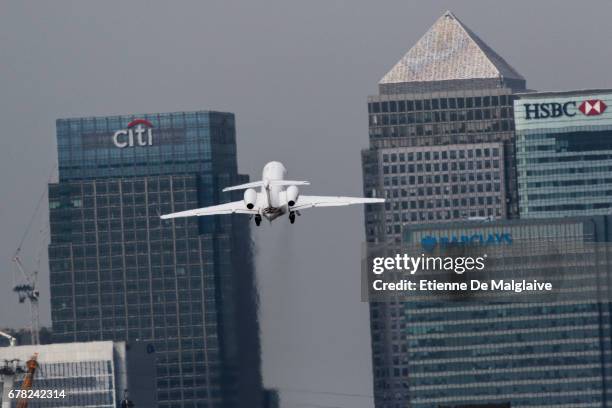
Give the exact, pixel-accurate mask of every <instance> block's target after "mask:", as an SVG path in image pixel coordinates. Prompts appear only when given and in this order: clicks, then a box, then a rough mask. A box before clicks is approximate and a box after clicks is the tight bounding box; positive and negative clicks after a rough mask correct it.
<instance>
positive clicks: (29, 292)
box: [12, 167, 55, 344]
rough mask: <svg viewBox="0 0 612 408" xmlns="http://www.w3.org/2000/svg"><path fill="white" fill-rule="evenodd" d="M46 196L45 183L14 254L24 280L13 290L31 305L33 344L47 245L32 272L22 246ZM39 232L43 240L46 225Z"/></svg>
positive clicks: (37, 333)
mask: <svg viewBox="0 0 612 408" xmlns="http://www.w3.org/2000/svg"><path fill="white" fill-rule="evenodd" d="M54 172H55V167H54V168H53V170H51V174H50V175H49V180H48V183H50V182H51V178H52V176H53V174H54ZM48 183H47V184H48ZM46 197H47V185H45V187H44V189H43V192H42V194H41V195H40V198H39V200H38V203H36V208H35V209H34V214H32V216H31V217H30V220H29V221H28V224H27V227H26V229H25V232H24V233H23V236H22V237H21V240H20V241H19V246H18V247H17V250H16V251H15V254H14V255H13V259H12V261H13V263H14V264H15V265H16V267H17V269H18V270H19V272H20V273H21V275H22V276H23V282H22V283H20V284H18V285H15V287H14V288H13V291H14V292H15V293H17V296H18V298H19V303H25V302H26V301H27V302H28V303H29V305H30V315H31V318H30V333H31V337H32V344H40V319H39V314H38V298H39V297H40V292H39V291H38V287H37V286H36V285H37V283H38V268H40V261H41V256H42V252H43V248H44V247H45V245H43V242H41V243H40V247H39V250H38V256H37V269H34V270H32V271H31V272H29V271H28V270H26V267H25V266H24V264H23V262H22V260H21V248H22V247H23V245H24V242H25V241H26V238H28V235H29V232H30V230H31V228H32V225H33V224H34V221H35V220H36V219H37V216H39V215H40V214H42V212H41V211H42V203H43V202H45V198H46ZM45 224H46V223H45ZM39 232H40V238H41V241H43V240H44V232H45V227H43V228H41V229H40V231H39ZM13 276H14V275H13Z"/></svg>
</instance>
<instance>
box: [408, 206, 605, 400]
mask: <svg viewBox="0 0 612 408" xmlns="http://www.w3.org/2000/svg"><path fill="white" fill-rule="evenodd" d="M611 225H612V218H611V217H610V216H590V217H586V216H585V217H565V218H545V219H526V220H523V219H520V220H495V221H487V222H482V221H469V222H463V221H461V222H451V223H447V224H429V225H423V226H413V227H412V228H410V229H409V230H407V231H406V234H405V238H406V246H405V248H406V250H407V252H412V253H421V251H422V252H424V253H428V254H430V253H431V254H438V255H441V256H451V257H452V256H457V254H463V255H465V254H471V255H476V254H477V256H482V255H485V254H486V260H485V261H484V262H485V269H484V273H482V274H479V273H478V272H466V273H465V274H464V275H461V277H458V276H457V275H455V276H453V275H452V274H451V276H452V278H451V279H453V280H460V281H463V282H466V283H467V284H469V285H473V280H478V281H480V282H485V284H492V282H495V281H496V282H500V281H503V282H512V281H514V282H522V281H523V279H525V280H526V281H528V282H533V281H534V280H537V281H538V282H547V283H550V285H551V287H552V290H551V291H550V292H544V291H534V292H530V291H528V290H522V289H519V291H518V292H516V291H501V290H488V291H487V290H485V291H469V292H468V291H464V292H453V293H452V298H451V297H449V296H445V294H440V293H433V292H429V293H422V294H423V295H424V297H427V296H428V298H427V299H425V300H422V299H417V296H410V295H408V296H405V297H404V299H405V300H406V302H405V303H403V304H402V305H401V309H400V312H401V313H402V316H404V319H403V320H402V323H403V324H405V328H404V330H403V332H404V333H405V338H403V339H401V341H400V342H399V343H400V344H401V345H402V346H404V347H406V356H407V358H406V364H405V365H404V366H402V368H403V369H405V370H406V372H407V373H408V375H407V376H406V378H405V381H406V382H407V384H408V388H409V390H410V407H412V408H428V407H439V406H451V407H456V406H469V407H471V406H473V405H471V404H475V403H488V404H507V406H508V407H510V406H511V407H515V406H518V407H542V408H543V407H551V408H553V407H569V406H576V407H587V406H589V407H607V406H609V402H608V401H609V400H610V396H611V395H612V390H611V389H610V386H609V384H610V379H611V378H612V373H611V369H610V368H611V354H610V345H611V340H612V336H611V332H610V323H611V320H610V293H611V292H610V272H611V270H612V268H611V265H610V261H609V259H610V242H612V233H611V232H612V230H611V229H610V226H611ZM420 276H421V277H423V275H422V274H421V275H420ZM434 277H435V278H438V280H442V281H444V280H445V279H448V278H449V275H446V274H437V275H435V276H434ZM493 406H495V405H493ZM501 406H503V405H501Z"/></svg>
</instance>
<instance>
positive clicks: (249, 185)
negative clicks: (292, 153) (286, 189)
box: [223, 180, 310, 192]
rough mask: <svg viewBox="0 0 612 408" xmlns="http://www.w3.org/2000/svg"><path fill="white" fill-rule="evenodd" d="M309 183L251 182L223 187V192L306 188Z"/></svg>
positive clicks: (287, 181)
mask: <svg viewBox="0 0 612 408" xmlns="http://www.w3.org/2000/svg"><path fill="white" fill-rule="evenodd" d="M308 185H310V182H309V181H295V180H269V181H267V182H266V181H261V180H260V181H252V182H250V183H246V184H240V185H237V186H231V187H225V188H224V189H223V192H225V191H232V190H246V189H247V188H257V187H267V186H308Z"/></svg>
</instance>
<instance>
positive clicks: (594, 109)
mask: <svg viewBox="0 0 612 408" xmlns="http://www.w3.org/2000/svg"><path fill="white" fill-rule="evenodd" d="M607 107H608V106H607V105H606V104H605V103H604V101H602V100H600V99H591V100H588V101H584V102H582V103H581V104H580V106H579V107H578V109H580V112H582V113H583V114H584V115H586V116H599V115H601V114H602V113H604V112H605V111H606V108H607Z"/></svg>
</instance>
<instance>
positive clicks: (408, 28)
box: [0, 0, 612, 408]
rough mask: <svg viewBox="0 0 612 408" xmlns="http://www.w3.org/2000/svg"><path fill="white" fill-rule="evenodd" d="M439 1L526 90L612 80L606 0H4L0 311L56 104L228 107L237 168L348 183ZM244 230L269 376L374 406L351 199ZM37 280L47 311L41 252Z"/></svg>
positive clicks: (343, 401)
mask: <svg viewBox="0 0 612 408" xmlns="http://www.w3.org/2000/svg"><path fill="white" fill-rule="evenodd" d="M447 9H451V10H452V11H453V12H454V13H455V14H456V15H457V17H458V18H459V19H460V20H462V21H463V22H464V23H465V24H466V25H468V26H469V27H470V28H471V29H472V30H473V31H474V32H476V33H477V34H478V35H479V36H480V37H481V38H482V39H483V40H484V41H485V42H487V43H488V44H489V45H490V46H491V47H492V48H494V49H495V50H496V51H497V52H498V53H499V54H500V55H502V56H503V57H504V58H505V59H506V60H507V61H508V62H510V64H511V65H513V66H514V67H515V68H516V69H517V70H518V71H519V72H521V73H522V74H523V75H524V76H525V77H526V78H527V83H528V86H529V87H530V88H534V89H539V90H556V89H580V88H606V87H607V88H612V74H611V73H610V71H611V68H612V50H611V47H610V44H611V43H612V25H611V24H610V21H609V19H610V16H612V2H610V1H609V0H602V1H590V0H589V1H582V2H578V1H572V2H569V1H559V0H550V1H549V0H538V1H517V0H512V1H504V2H501V1H491V0H483V1H457V0H448V1H432V0H429V1H407V0H403V1H399V0H398V1H382V0H378V1H372V0H368V1H365V0H352V1H335V0H311V1H299V2H298V1H290V0H274V1H252V0H244V1H232V0H225V1H206V0H197V1H178V0H177V1H163V2H162V1H152V0H146V1H145V0H142V1H111V0H104V1H102V0H99V1H86V0H74V1H63V0H53V1H38V2H31V1H26V0H15V1H6V0H0V129H1V132H2V134H1V139H0V143H1V145H0V147H1V149H0V191H1V192H2V206H1V207H0V265H1V266H2V268H1V269H0V271H1V272H0V327H4V326H23V325H26V324H27V321H28V311H27V307H26V306H25V305H18V304H17V301H16V296H15V295H14V294H13V293H12V292H11V287H12V285H13V277H12V276H13V274H12V266H11V262H10V258H11V255H12V253H13V252H14V250H15V249H16V247H17V245H18V243H19V239H20V237H21V235H22V233H23V232H24V230H25V228H26V224H27V222H28V220H29V218H30V216H31V214H32V213H33V211H34V207H35V205H36V201H37V200H38V197H39V195H40V194H41V192H42V191H43V188H44V186H45V184H46V182H47V177H48V175H49V172H50V170H51V169H52V168H53V165H54V163H55V160H56V156H57V154H56V145H55V119H56V118H59V117H73V116H94V115H96V116H97V115H109V114H127V113H143V112H167V111H179V110H199V109H215V110H223V111H231V112H235V113H236V119H237V127H238V159H239V166H240V171H241V172H244V173H248V174H250V175H251V177H252V179H258V178H259V176H260V172H261V167H262V166H263V164H264V163H265V162H267V161H269V160H280V161H283V162H284V163H285V164H286V166H287V167H288V169H289V175H290V176H291V177H293V178H296V179H307V180H310V181H311V182H312V186H310V187H308V189H307V191H308V192H311V193H312V194H335V193H337V194H346V195H349V194H355V195H357V194H360V193H361V167H360V149H362V148H364V147H366V146H367V115H366V112H367V106H366V97H367V95H369V94H374V93H376V91H377V90H376V84H377V82H378V80H379V79H380V78H381V77H382V76H383V75H384V74H385V73H386V72H387V70H389V69H390V68H391V67H392V66H393V65H394V64H395V62H396V61H397V60H399V59H400V58H401V57H402V56H403V54H404V53H405V52H406V51H407V50H408V49H409V48H410V47H411V46H412V45H413V44H414V43H415V42H416V41H417V40H418V39H419V37H420V36H421V35H422V34H424V33H425V31H426V30H427V29H428V28H429V26H430V25H431V24H433V22H434V21H435V20H436V19H437V18H438V17H439V16H440V15H441V14H442V13H443V12H444V11H445V10H447ZM45 206H46V203H45ZM40 227H41V225H40V224H39V223H36V224H35V225H34V227H33V230H34V231H33V232H34V234H33V239H31V240H29V242H28V243H27V246H26V247H24V258H25V261H26V264H27V265H28V266H29V267H33V266H34V265H33V264H34V261H33V260H34V259H35V258H36V252H37V251H38V250H39V247H40V244H39V240H38V230H39V229H40ZM254 237H255V238H257V240H258V242H257V246H258V260H257V262H258V268H259V270H258V275H259V285H260V288H261V303H262V305H261V315H262V324H261V329H262V336H263V353H264V354H263V359H264V379H265V382H266V385H268V386H275V387H279V388H281V389H282V390H284V392H283V402H284V405H283V406H284V407H320V406H325V407H350V408H366V407H371V406H372V403H371V399H369V398H368V397H367V395H371V393H372V387H371V374H370V369H371V363H370V339H369V326H368V313H367V306H366V305H365V304H362V303H360V300H359V298H360V292H359V273H360V272H359V261H360V245H361V242H362V241H363V220H362V209H361V208H349V209H328V210H323V209H319V210H317V209H313V210H307V211H304V213H303V216H302V217H300V218H298V220H297V221H296V225H294V226H290V225H289V222H288V221H286V222H285V220H280V221H277V222H275V223H274V225H272V226H269V225H267V223H266V224H262V226H261V227H260V228H259V229H258V230H257V231H256V232H255V234H254ZM41 288H42V301H41V303H42V305H41V311H42V315H41V320H42V322H43V323H45V324H48V323H49V322H50V316H49V306H48V299H49V298H48V272H47V267H46V265H43V268H42V271H41ZM289 390H303V391H304V390H305V391H308V390H311V391H315V392H316V393H312V392H311V393H308V392H297V391H289ZM322 391H331V392H336V393H340V394H354V395H353V396H349V395H345V396H341V395H337V396H334V395H325V394H321V393H320V392H322ZM363 395H365V396H366V397H363Z"/></svg>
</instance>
